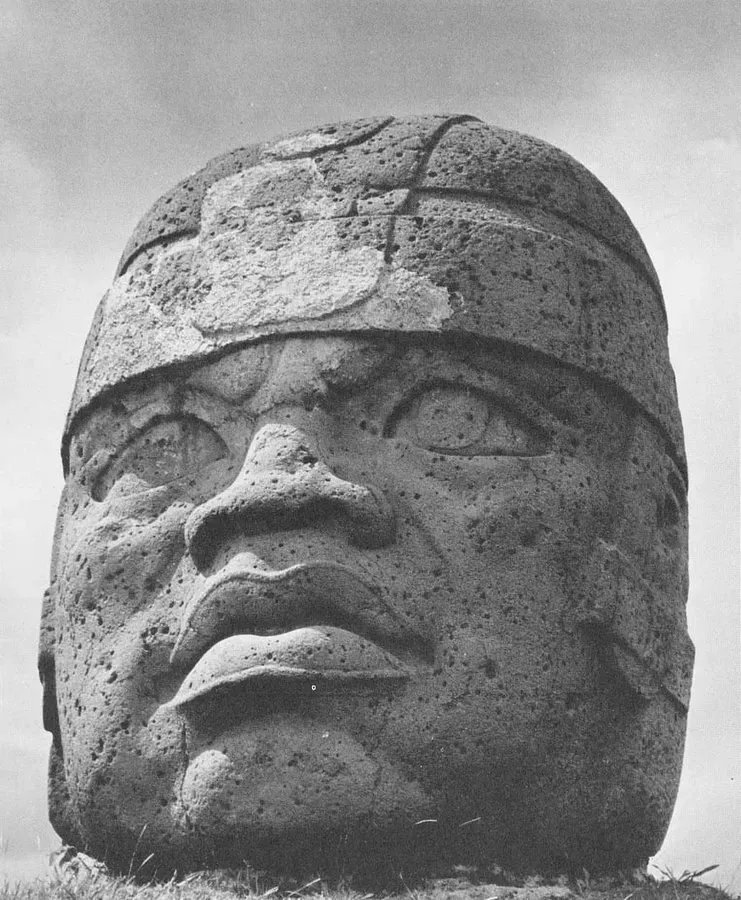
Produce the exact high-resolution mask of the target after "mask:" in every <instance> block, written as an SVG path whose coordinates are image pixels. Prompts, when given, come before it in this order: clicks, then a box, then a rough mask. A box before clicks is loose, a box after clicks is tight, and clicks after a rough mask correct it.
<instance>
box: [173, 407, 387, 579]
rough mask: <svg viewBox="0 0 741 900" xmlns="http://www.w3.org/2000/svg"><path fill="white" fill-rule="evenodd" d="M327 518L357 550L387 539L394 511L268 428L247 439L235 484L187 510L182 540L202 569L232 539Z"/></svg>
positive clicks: (284, 428) (288, 431)
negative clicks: (340, 526)
mask: <svg viewBox="0 0 741 900" xmlns="http://www.w3.org/2000/svg"><path fill="white" fill-rule="evenodd" d="M330 517H332V518H334V519H336V518H339V520H340V521H341V522H342V523H343V525H344V527H345V529H346V532H347V536H348V539H349V540H350V542H351V543H353V544H355V545H356V546H359V547H366V548H376V547H383V546H386V545H387V544H390V543H391V542H393V540H394V537H395V516H394V513H393V509H392V508H391V506H390V504H389V503H388V501H387V500H386V498H385V497H384V496H383V495H382V494H381V493H380V491H379V490H378V489H376V488H374V487H370V486H366V485H362V484H355V483H354V482H351V481H345V480H343V479H342V478H338V477H337V476H336V475H335V474H334V473H333V472H332V471H331V469H330V468H329V466H328V465H327V464H326V463H324V462H323V461H322V460H321V459H320V458H319V452H318V450H317V446H316V444H315V443H314V441H312V440H311V439H310V438H309V436H308V435H307V434H306V433H305V432H304V431H303V430H302V429H300V428H296V427H295V426H293V425H285V424H267V425H264V426H263V427H262V428H261V429H260V430H259V431H258V432H257V433H256V434H255V436H254V438H253V439H252V443H251V444H250V447H249V450H248V451H247V455H246V457H245V460H244V463H243V465H242V469H241V471H240V473H239V475H238V476H237V478H236V480H235V481H234V482H233V483H232V484H231V485H230V486H229V487H228V488H226V489H225V490H224V491H222V492H221V493H220V494H217V496H216V497H213V498H212V499H211V500H208V501H207V502H206V503H203V504H202V505H201V506H199V507H197V508H196V509H194V510H193V512H192V513H191V515H190V516H189V518H188V520H187V522H186V524H185V540H186V544H187V547H188V551H189V553H190V555H191V557H192V558H193V560H194V561H195V563H196V565H197V566H198V567H199V568H202V567H204V566H207V565H208V564H209V562H210V561H211V560H212V559H213V557H214V555H215V554H216V552H217V551H218V548H219V546H220V545H221V544H222V542H223V541H224V540H225V539H227V538H228V537H229V536H231V535H234V534H239V535H247V536H249V535H257V534H265V533H267V532H271V531H284V530H295V529H301V528H321V527H322V522H323V521H326V520H327V519H328V518H330Z"/></svg>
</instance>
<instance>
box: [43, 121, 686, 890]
mask: <svg viewBox="0 0 741 900" xmlns="http://www.w3.org/2000/svg"><path fill="white" fill-rule="evenodd" d="M174 198H179V200H178V202H180V203H181V205H180V206H179V207H178V208H177V209H178V211H177V212H168V211H167V210H168V209H171V208H172V206H173V200H174ZM186 198H190V199H186ZM181 201H182V202H181ZM155 233H156V234H158V235H159V236H155V237H153V235H155ZM68 424H69V430H68V434H67V438H66V440H67V446H66V454H67V456H66V466H67V472H66V483H65V489H64V493H63V497H62V500H61V503H60V512H59V520H58V528H57V532H56V537H55V546H54V555H53V561H52V581H51V586H50V590H49V592H48V595H47V597H46V598H45V602H44V611H43V620H42V631H41V654H40V668H41V672H42V677H43V680H44V722H45V726H46V727H47V728H48V730H49V731H50V732H51V733H52V735H53V748H52V755H51V768H50V810H51V817H52V821H53V823H54V826H55V827H56V828H57V829H58V831H59V832H60V834H62V836H63V837H64V838H65V840H67V841H68V842H70V843H73V844H75V845H76V846H78V847H82V848H87V849H89V850H90V851H91V852H93V853H95V854H96V855H97V856H99V857H101V858H105V859H107V860H108V861H109V862H110V863H111V864H112V865H114V866H117V867H119V868H123V869H127V868H129V867H131V865H132V859H133V858H134V857H135V856H137V855H138V856H139V857H140V858H142V859H143V858H144V857H147V856H148V855H149V854H152V860H153V862H152V863H151V865H152V866H158V867H160V870H161V871H162V872H164V871H165V870H167V869H172V868H178V869H180V870H182V869H186V868H197V867H204V866H205V867H211V866H213V867H219V866H227V865H232V864H235V863H236V864H241V863H242V862H243V861H244V860H245V859H247V860H249V861H250V862H252V863H253V864H255V865H259V866H262V865H275V866H278V867H282V868H284V869H285V868H290V867H291V866H293V865H295V866H298V867H302V866H304V865H306V864H309V865H310V866H311V867H312V868H313V869H321V868H322V867H325V866H327V867H330V868H331V867H335V868H339V869H341V870H343V871H345V872H348V871H358V870H359V869H362V868H363V867H365V868H366V869H367V868H369V867H370V868H372V869H376V870H377V869H378V868H379V867H383V866H387V867H388V869H389V871H393V872H394V873H398V871H400V870H402V869H403V870H404V871H408V870H409V867H410V866H411V867H414V866H416V867H417V868H418V870H422V871H425V870H428V871H431V870H433V869H435V868H436V867H439V866H441V865H442V866H449V865H452V864H454V863H465V864H476V865H478V864H483V863H487V862H491V861H492V860H497V861H499V862H500V863H502V864H504V865H506V866H509V867H511V868H520V869H528V870H533V869H540V870H541V871H553V872H562V871H566V870H575V871H579V872H581V869H582V867H586V868H587V869H589V870H590V871H592V872H595V871H610V870H615V869H618V868H627V867H630V866H633V865H636V864H638V863H640V862H641V861H642V860H645V858H646V857H647V856H648V855H649V854H650V853H651V852H652V851H654V850H655V849H656V848H657V846H658V844H659V843H660V841H661V838H662V836H663V833H664V830H665V828H666V824H667V822H668V818H669V815H670V812H671V808H672V805H673V800H674V796H675V793H676V788H677V782H678V778H679V771H680V765H681V757H682V744H683V737H684V728H685V721H686V712H687V704H688V699H689V687H690V679H691V667H692V645H691V642H690V641H689V638H688V636H687V630H686V618H685V610H684V601H685V599H686V594H687V507H686V481H685V471H684V455H683V448H682V437H681V425H680V421H679V414H678V410H677V408H676V398H675V395H674V386H673V376H672V373H671V368H670V366H669V361H668V355H667V349H666V328H665V322H664V319H663V310H662V306H661V303H660V295H659V293H658V290H657V285H656V282H655V277H654V276H653V274H652V270H651V269H650V263H649V262H648V260H647V258H646V257H645V251H643V250H642V244H640V239H639V238H638V236H637V235H636V234H635V232H634V230H633V229H632V225H630V222H629V220H628V219H627V217H626V216H625V214H624V213H623V212H622V210H621V209H620V207H619V206H618V205H617V203H616V201H614V199H613V198H611V197H610V195H609V194H607V192H606V191H605V190H604V188H603V187H602V186H601V185H599V183H598V182H596V181H595V180H594V179H593V178H592V176H590V175H589V173H587V172H586V170H583V169H582V168H581V167H580V166H578V164H577V163H575V162H574V161H573V160H571V159H570V158H569V157H566V155H565V154H562V153H561V152H560V151H557V150H555V149H554V148H550V147H548V146H547V145H544V144H543V143H542V142H538V141H534V140H533V139H530V138H525V137H522V136H518V135H514V134H513V133H511V132H504V131H503V130H501V129H491V128H489V127H488V126H484V125H482V124H481V123H477V122H472V121H470V120H467V119H465V118H464V117H424V118H422V119H419V120H370V121H363V122H360V123H357V124H355V125H353V124H352V123H349V124H348V123H345V124H344V125H340V126H328V127H326V128H322V129H316V130H314V131H313V132H311V133H309V134H307V135H303V136H300V137H298V138H296V139H287V140H284V141H282V142H278V143H275V144H270V145H265V146H263V147H259V148H253V149H252V150H249V151H248V150H245V151H235V152H234V153H232V154H229V155H227V156H226V157H222V158H219V159H218V160H216V161H213V162H212V163H211V164H209V166H207V167H206V169H204V170H203V171H202V172H201V173H200V174H199V175H198V176H193V177H192V178H191V179H189V180H187V181H186V182H184V183H183V185H180V186H178V188H177V189H176V191H175V193H173V194H172V195H170V197H169V200H168V201H167V202H165V201H162V202H161V203H160V204H158V205H157V207H156V208H155V210H154V212H153V213H152V214H151V217H150V219H149V220H145V222H144V223H143V225H142V226H141V228H140V229H139V230H138V231H137V232H136V234H135V236H134V239H133V240H132V243H131V245H130V246H129V247H128V248H127V251H126V253H125V258H124V263H123V265H122V271H121V274H120V275H119V277H118V278H117V279H116V281H115V283H114V285H113V287H112V288H111V290H110V292H109V293H108V294H107V296H106V297H105V298H104V300H103V303H102V305H101V307H100V309H99V311H98V314H97V316H96V320H95V322H94V325H93V329H92V331H91V335H90V337H89V339H88V343H87V345H86V349H85V353H84V357H83V362H82V364H81V369H80V375H79V378H78V383H77V388H76V393H75V398H74V401H73V407H72V415H71V418H70V421H69V423H68ZM549 890H551V889H549ZM553 890H555V891H556V893H558V891H557V890H556V889H553ZM549 896H550V895H549Z"/></svg>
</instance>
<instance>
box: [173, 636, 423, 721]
mask: <svg viewBox="0 0 741 900" xmlns="http://www.w3.org/2000/svg"><path fill="white" fill-rule="evenodd" d="M409 677H410V672H409V670H408V668H407V667H406V666H405V665H404V663H402V661H401V660H400V659H398V658H397V657H396V656H394V655H393V654H392V653H389V652H388V651H385V650H382V649H381V648H380V647H379V646H378V645H377V644H373V643H371V642H368V641H366V640H364V639H363V638H361V637H359V636H358V635H357V634H353V633H352V632H349V631H345V630H344V629H343V628H335V627H333V626H329V625H324V626H312V627H310V628H295V629H293V630H292V631H287V632H284V633H282V634H274V635H255V634H237V635H234V636H232V637H229V638H225V639H224V640H223V641H219V642H218V643H217V644H215V645H214V646H213V647H212V648H211V649H210V650H209V651H208V652H207V653H206V654H205V655H204V656H203V657H201V659H199V661H198V662H197V663H196V665H195V667H194V668H193V669H192V670H191V671H190V673H189V674H188V676H187V678H186V679H185V681H184V682H183V683H182V685H181V686H180V689H179V690H178V692H177V694H176V695H175V696H174V697H173V699H172V700H171V701H170V703H169V704H168V705H169V706H173V707H178V706H184V705H185V704H186V703H190V702H191V701H193V700H197V699H199V698H200V697H203V696H205V695H206V694H209V693H211V691H215V690H217V689H218V688H223V687H226V686H228V685H234V684H244V683H252V684H258V683H262V684H264V683H265V682H267V681H271V680H273V681H275V680H280V681H299V680H302V681H305V682H312V687H313V688H314V689H315V690H316V683H315V682H321V683H323V684H324V683H327V682H335V683H337V682H340V683H348V682H364V683H367V682H377V683H384V684H388V683H389V682H391V681H405V680H407V679H408V678H409Z"/></svg>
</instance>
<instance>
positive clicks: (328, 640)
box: [167, 555, 431, 707]
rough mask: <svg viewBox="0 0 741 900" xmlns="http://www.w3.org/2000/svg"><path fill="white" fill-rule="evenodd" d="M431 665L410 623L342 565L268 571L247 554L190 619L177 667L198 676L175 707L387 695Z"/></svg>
mask: <svg viewBox="0 0 741 900" xmlns="http://www.w3.org/2000/svg"><path fill="white" fill-rule="evenodd" d="M247 563H248V564H247ZM430 661H431V646H430V643H429V641H427V640H425V639H424V638H423V636H422V635H421V634H420V632H419V630H418V629H415V628H414V627H413V626H412V623H411V620H409V619H408V618H407V617H405V616H402V615H400V614H398V613H396V612H395V611H393V610H392V609H391V608H390V607H389V605H388V604H387V603H386V602H385V601H384V600H383V597H382V595H381V591H380V589H379V588H378V587H377V586H376V585H375V584H374V583H372V582H369V581H368V580H367V579H366V578H364V577H363V576H360V575H359V574H358V573H357V572H355V571H353V570H351V569H349V568H348V567H346V566H344V565H342V564H341V563H336V562H329V561H311V562H306V563H301V564H298V565H295V566H291V567H290V568H288V569H282V570H279V571H265V570H263V569H257V568H255V567H254V557H252V558H249V557H248V556H246V555H245V556H241V555H240V556H237V557H235V558H234V559H232V560H231V561H230V562H229V563H228V565H227V566H225V567H224V569H222V570H221V572H220V573H219V574H218V575H217V576H215V577H213V578H212V579H209V581H208V582H207V583H206V584H205V586H204V590H202V591H201V592H199V594H198V595H197V596H195V597H194V598H193V600H192V601H191V603H190V604H189V605H188V608H187V609H186V610H185V613H184V616H183V621H182V625H181V628H180V632H179V634H178V637H177V640H176V642H175V647H174V649H173V652H172V655H171V658H170V662H171V664H172V665H173V666H175V667H176V668H181V669H182V668H186V667H188V668H189V671H188V673H187V675H186V676H185V679H184V681H183V682H182V683H181V685H180V688H179V689H178V691H177V693H176V694H175V696H174V697H173V698H172V700H170V701H169V703H168V704H167V705H168V706H171V707H181V706H184V705H186V704H188V703H190V702H192V701H194V700H198V699H200V698H202V697H205V696H206V695H207V694H209V693H211V692H212V691H217V690H220V689H224V688H226V687H229V686H234V685H243V686H245V687H250V686H254V688H255V689H257V688H258V687H259V688H262V689H269V687H270V685H274V686H275V687H276V690H277V688H278V686H279V685H284V686H285V685H290V684H294V685H298V684H300V683H301V682H305V683H306V684H308V685H312V686H314V685H318V684H322V685H330V684H331V685H332V686H334V687H340V686H342V685H345V686H348V687H349V686H351V685H364V686H372V685H374V684H377V685H378V686H385V687H388V686H391V685H393V684H394V683H401V682H404V681H406V680H407V679H409V678H410V677H411V675H412V672H413V670H414V668H415V667H416V666H419V665H420V664H425V663H427V664H429V662H430Z"/></svg>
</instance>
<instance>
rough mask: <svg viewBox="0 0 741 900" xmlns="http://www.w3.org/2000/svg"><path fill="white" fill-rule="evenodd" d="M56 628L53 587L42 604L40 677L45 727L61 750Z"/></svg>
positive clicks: (46, 593)
mask: <svg viewBox="0 0 741 900" xmlns="http://www.w3.org/2000/svg"><path fill="white" fill-rule="evenodd" d="M55 646H56V629H55V627H54V601H53V600H52V596H51V588H47V589H46V590H45V591H44V600H43V602H42V605H41V631H40V633H39V657H38V666H39V678H40V679H41V684H42V687H43V689H44V695H43V703H42V713H43V722H44V728H45V729H46V730H47V731H50V732H51V734H52V737H53V739H54V745H55V746H56V747H57V748H59V749H60V750H61V735H60V732H59V715H58V713H57V685H56V669H55Z"/></svg>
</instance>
